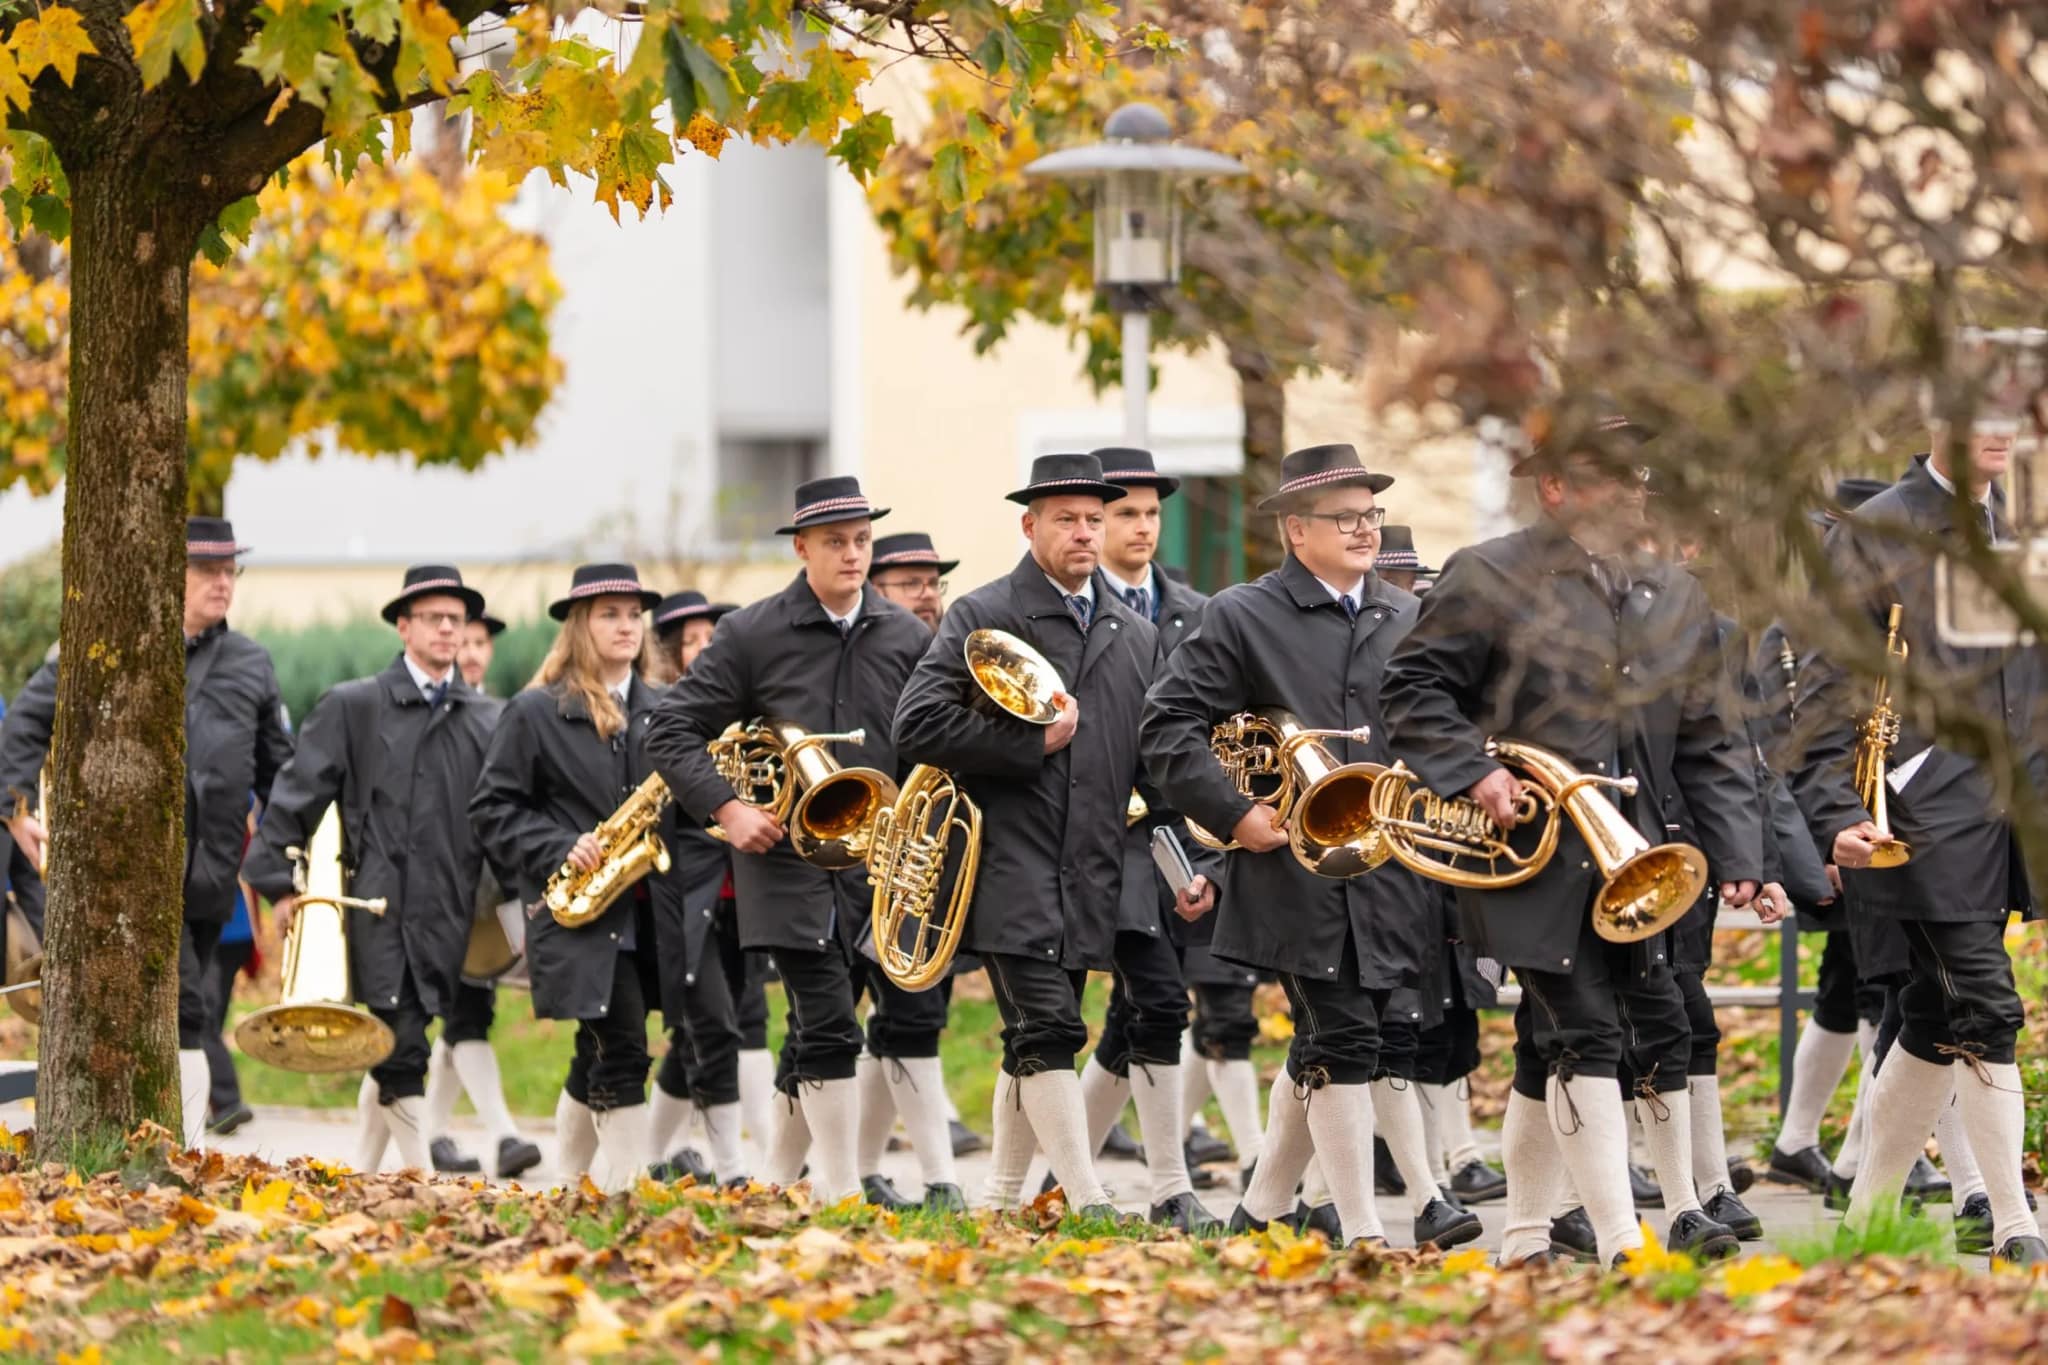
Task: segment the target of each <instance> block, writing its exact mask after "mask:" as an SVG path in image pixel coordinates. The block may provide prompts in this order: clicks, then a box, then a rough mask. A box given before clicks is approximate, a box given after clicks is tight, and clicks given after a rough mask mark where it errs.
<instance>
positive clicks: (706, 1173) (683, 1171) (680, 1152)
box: [651, 1147, 717, 1185]
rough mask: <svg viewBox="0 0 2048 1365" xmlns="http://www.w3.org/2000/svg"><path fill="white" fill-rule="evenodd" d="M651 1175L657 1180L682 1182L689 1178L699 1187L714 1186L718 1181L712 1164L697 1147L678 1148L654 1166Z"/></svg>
mask: <svg viewBox="0 0 2048 1365" xmlns="http://www.w3.org/2000/svg"><path fill="white" fill-rule="evenodd" d="M651 1174H653V1176H654V1178H655V1179H657V1180H681V1179H682V1178H683V1177H684V1176H688V1177H690V1179H692V1180H694V1181H696V1182H697V1183H698V1184H699V1185H710V1184H714V1183H715V1182H716V1180H717V1176H716V1174H715V1173H714V1172H713V1171H712V1169H711V1163H710V1162H708V1161H706V1160H705V1159H704V1154H703V1153H702V1152H700V1151H698V1150H697V1149H696V1148H695V1147H678V1148H676V1149H675V1150H674V1151H673V1152H670V1153H669V1154H668V1155H667V1156H666V1157H664V1158H662V1159H661V1160H660V1161H657V1162H656V1163H655V1164H654V1170H653V1171H652V1172H651Z"/></svg>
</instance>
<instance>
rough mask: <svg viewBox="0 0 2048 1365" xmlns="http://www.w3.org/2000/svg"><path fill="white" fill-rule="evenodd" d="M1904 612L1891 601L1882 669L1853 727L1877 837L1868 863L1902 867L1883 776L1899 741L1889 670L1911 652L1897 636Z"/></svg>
mask: <svg viewBox="0 0 2048 1365" xmlns="http://www.w3.org/2000/svg"><path fill="white" fill-rule="evenodd" d="M1905 614H1906V609H1905V607H1904V606H1903V605H1902V604H1900V603H1898V602H1894V603H1892V612H1891V620H1890V621H1889V623H1887V625H1886V627H1885V634H1884V661H1885V669H1886V672H1885V673H1883V674H1881V675H1879V677H1878V680H1877V686H1876V688H1875V689H1874V691H1873V694H1872V696H1871V699H1870V714H1869V715H1867V716H1865V717H1864V718H1863V723H1862V724H1861V725H1859V726H1857V728H1856V794H1857V796H1859V797H1861V798H1862V800H1863V809H1865V810H1867V811H1869V812H1870V823H1871V824H1873V825H1875V826H1877V835H1878V839H1879V840H1880V841H1881V842H1879V843H1878V844H1877V845H1876V847H1874V848H1872V849H1871V850H1870V865H1871V866H1872V867H1903V866H1905V865H1906V864H1907V863H1909V862H1911V861H1912V859H1913V850H1912V848H1911V847H1910V846H1909V845H1907V844H1906V843H1905V842H1904V841H1903V840H1900V839H1897V838H1894V837H1893V836H1892V821H1891V809H1890V801H1889V800H1888V799H1887V792H1886V785H1887V784H1886V782H1885V780H1884V770H1885V767H1886V765H1887V764H1888V763H1889V762H1890V761H1891V755H1892V750H1893V749H1894V748H1895V747H1897V745H1898V742H1899V713H1898V712H1897V711H1896V710H1895V709H1893V707H1892V684H1891V674H1890V670H1891V669H1892V668H1894V667H1903V666H1904V664H1905V662H1906V659H1907V656H1908V655H1909V654H1910V653H1911V652H1912V647H1911V646H1910V645H1908V644H1907V643H1906V642H1905V641H1904V640H1901V639H1900V638H1899V620H1900V618H1901V617H1903V616H1904V615H1905Z"/></svg>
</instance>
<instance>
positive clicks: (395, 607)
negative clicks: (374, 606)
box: [382, 564, 504, 630]
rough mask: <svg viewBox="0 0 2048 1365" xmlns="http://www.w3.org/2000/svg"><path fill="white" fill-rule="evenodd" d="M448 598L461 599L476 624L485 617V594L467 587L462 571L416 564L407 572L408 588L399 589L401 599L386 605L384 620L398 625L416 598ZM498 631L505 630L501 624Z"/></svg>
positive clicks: (451, 565)
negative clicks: (478, 619) (479, 618)
mask: <svg viewBox="0 0 2048 1365" xmlns="http://www.w3.org/2000/svg"><path fill="white" fill-rule="evenodd" d="M432 596H446V597H457V598H460V599H462V605H463V607H464V608H465V609H466V610H467V611H468V612H469V619H470V620H472V621H474V620H476V619H477V618H478V617H479V616H482V615H483V614H484V595H483V594H482V593H480V592H478V591H477V590H476V589H475V588H469V587H464V586H463V583H462V570H460V569H458V568H456V567H455V566H454V565H453V564H415V565H413V566H412V567H411V568H410V569H407V570H406V571H405V586H404V587H402V588H400V589H399V590H398V596H396V597H394V598H392V599H391V600H390V601H389V602H386V603H385V604H384V611H383V613H382V614H383V617H384V621H385V623H386V624H387V625H397V624H398V618H399V617H401V616H403V615H405V610H406V608H407V606H409V605H410V604H411V602H412V600H413V599H414V598H415V597H432ZM498 629H500V630H503V629H504V626H503V625H500V626H499V627H498Z"/></svg>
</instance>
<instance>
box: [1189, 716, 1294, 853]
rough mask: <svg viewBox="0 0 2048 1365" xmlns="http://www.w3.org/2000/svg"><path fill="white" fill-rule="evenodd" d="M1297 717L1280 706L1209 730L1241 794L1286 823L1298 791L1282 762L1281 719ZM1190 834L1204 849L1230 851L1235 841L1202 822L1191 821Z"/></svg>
mask: <svg viewBox="0 0 2048 1365" xmlns="http://www.w3.org/2000/svg"><path fill="white" fill-rule="evenodd" d="M1281 717H1285V718H1286V719H1287V720H1289V721H1293V719H1294V717H1293V716H1292V715H1291V714H1290V713H1289V712H1287V711H1283V710H1281V709H1280V708H1279V707H1277V706H1275V707H1269V708H1267V709H1265V710H1262V711H1240V712H1238V713H1237V714H1236V715H1234V716H1231V717H1229V718H1228V719H1227V720H1224V721H1223V722H1222V723H1221V724H1219V725H1217V726H1216V727H1215V728H1214V729H1212V730H1210V731H1209V752H1210V753H1212V754H1214V755H1215V756H1216V762H1217V763H1218V764H1220V765H1221V766H1222V768H1223V775H1224V776H1225V777H1228V778H1229V779H1230V785H1231V786H1232V787H1233V788H1235V789H1236V791H1237V794H1238V795H1239V796H1242V797H1243V798H1244V799H1245V800H1247V801H1250V802H1253V803H1254V804H1256V805H1261V806H1271V807H1272V808H1273V815H1274V818H1276V819H1278V820H1281V821H1283V822H1284V821H1285V820H1286V819H1287V814H1288V811H1289V810H1291V809H1292V807H1293V801H1294V792H1293V789H1292V786H1291V784H1290V783H1289V782H1288V780H1287V765H1286V764H1285V763H1283V762H1282V761H1281V757H1280V741H1281V739H1282V735H1281V732H1280V726H1279V718H1281ZM1187 826H1188V834H1189V835H1190V837H1192V838H1193V839H1194V841H1195V842H1196V843H1198V844H1200V845H1201V846H1202V847H1203V848H1213V849H1218V850H1221V851H1228V850H1231V849H1234V848H1236V847H1237V846H1238V845H1237V842H1236V841H1235V840H1233V839H1229V838H1226V837H1222V836H1218V835H1215V834H1212V833H1210V832H1209V831H1208V830H1207V829H1204V828H1203V827H1202V826H1201V825H1200V824H1199V823H1198V822H1196V821H1195V820H1193V819H1190V820H1189V821H1188V822H1187Z"/></svg>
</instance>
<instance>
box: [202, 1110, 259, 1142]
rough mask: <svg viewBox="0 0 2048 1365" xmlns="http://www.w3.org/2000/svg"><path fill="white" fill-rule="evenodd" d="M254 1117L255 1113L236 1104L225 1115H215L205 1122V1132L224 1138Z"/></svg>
mask: <svg viewBox="0 0 2048 1365" xmlns="http://www.w3.org/2000/svg"><path fill="white" fill-rule="evenodd" d="M255 1117H256V1111H255V1110H254V1109H251V1108H250V1107H249V1106H248V1105H246V1104H242V1103H240V1102H237V1103H236V1104H234V1105H233V1106H232V1107H231V1108H229V1110H228V1111H227V1112H226V1113H225V1114H215V1115H213V1116H212V1117H210V1118H208V1119H207V1120H206V1131H207V1132H209V1133H218V1134H220V1135H221V1136H222V1137H226V1136H227V1135H228V1134H229V1133H232V1132H234V1131H235V1129H237V1128H240V1127H241V1126H242V1125H243V1124H245V1123H247V1122H248V1121H249V1120H250V1119H253V1118H255Z"/></svg>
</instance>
